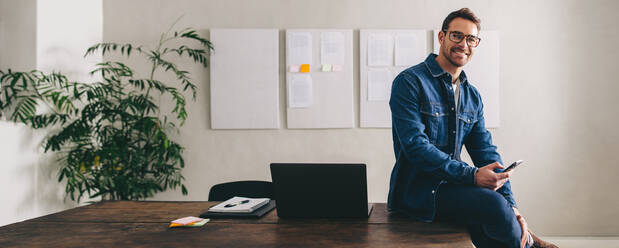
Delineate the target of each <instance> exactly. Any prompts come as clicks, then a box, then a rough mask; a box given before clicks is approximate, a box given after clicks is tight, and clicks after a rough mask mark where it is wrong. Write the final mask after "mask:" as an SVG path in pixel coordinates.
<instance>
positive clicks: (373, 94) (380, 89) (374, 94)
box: [368, 69, 392, 101]
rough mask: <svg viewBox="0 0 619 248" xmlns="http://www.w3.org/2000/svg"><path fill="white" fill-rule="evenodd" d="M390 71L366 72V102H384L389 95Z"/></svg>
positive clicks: (372, 70) (371, 70)
mask: <svg viewBox="0 0 619 248" xmlns="http://www.w3.org/2000/svg"><path fill="white" fill-rule="evenodd" d="M391 80H392V76H391V71H389V70H388V69H370V70H369V71H368V101H386V100H388V99H389V94H390V93H391Z"/></svg>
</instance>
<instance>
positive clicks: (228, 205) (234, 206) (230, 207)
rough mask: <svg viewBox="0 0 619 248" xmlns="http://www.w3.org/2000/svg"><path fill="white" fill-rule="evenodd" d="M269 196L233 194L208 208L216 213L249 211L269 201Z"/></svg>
mask: <svg viewBox="0 0 619 248" xmlns="http://www.w3.org/2000/svg"><path fill="white" fill-rule="evenodd" d="M269 201H270V199H269V198H247V197H239V196H235V197H232V198H230V199H229V200H227V201H225V202H222V203H219V204H217V205H215V206H213V207H212V208H210V209H209V211H210V212H218V213H251V212H253V211H255V210H256V209H258V208H260V207H262V206H264V205H266V204H267V203H269Z"/></svg>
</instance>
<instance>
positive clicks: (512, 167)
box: [503, 160, 524, 172]
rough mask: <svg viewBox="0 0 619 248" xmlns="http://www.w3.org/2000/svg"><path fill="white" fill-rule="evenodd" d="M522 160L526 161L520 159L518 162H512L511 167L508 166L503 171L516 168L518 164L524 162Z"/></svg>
mask: <svg viewBox="0 0 619 248" xmlns="http://www.w3.org/2000/svg"><path fill="white" fill-rule="evenodd" d="M522 162H524V161H522V160H518V161H516V162H514V163H512V164H511V165H509V167H507V169H505V170H504V171H503V172H509V171H511V170H513V169H515V168H516V166H518V165H520V164H522Z"/></svg>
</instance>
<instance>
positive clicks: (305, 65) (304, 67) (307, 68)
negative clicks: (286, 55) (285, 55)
mask: <svg viewBox="0 0 619 248" xmlns="http://www.w3.org/2000/svg"><path fill="white" fill-rule="evenodd" d="M301 72H310V68H309V64H302V65H301Z"/></svg>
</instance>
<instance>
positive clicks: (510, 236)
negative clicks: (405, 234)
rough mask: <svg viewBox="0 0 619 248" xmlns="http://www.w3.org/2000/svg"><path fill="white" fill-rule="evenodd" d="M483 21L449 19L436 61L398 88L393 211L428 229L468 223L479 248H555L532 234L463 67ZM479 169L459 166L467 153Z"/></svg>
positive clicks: (408, 73)
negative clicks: (446, 223) (436, 224)
mask: <svg viewBox="0 0 619 248" xmlns="http://www.w3.org/2000/svg"><path fill="white" fill-rule="evenodd" d="M479 23H480V22H479V19H478V18H477V17H476V16H475V14H473V13H472V12H471V11H470V10H469V9H468V8H463V9H460V10H457V11H454V12H452V13H450V14H449V15H448V16H447V18H445V21H444V22H443V26H442V30H441V32H440V33H439V34H438V38H439V42H440V44H441V49H440V52H439V54H438V56H437V55H435V54H430V55H429V56H428V57H427V58H426V60H425V61H424V62H422V63H420V64H418V65H416V66H413V67H411V68H408V69H406V70H405V71H403V72H402V73H400V74H399V75H398V76H397V77H396V78H395V80H394V81H393V87H392V91H391V99H390V102H389V105H390V107H391V113H392V121H393V125H392V126H393V129H392V130H393V145H394V151H395V156H396V163H395V166H394V168H393V171H392V173H391V183H390V189H389V200H388V206H389V208H390V209H391V210H393V211H398V212H401V213H404V214H407V215H409V216H412V217H414V218H417V219H420V220H422V221H426V222H432V221H434V220H442V221H451V222H459V223H465V224H466V225H467V228H468V230H469V233H470V234H471V239H472V240H473V243H474V244H475V246H476V247H477V248H484V247H492V248H496V247H532V246H533V247H556V246H554V245H552V244H550V243H547V242H544V241H543V240H540V239H539V238H537V237H536V236H535V235H532V233H531V232H530V231H529V230H528V227H527V223H526V221H525V219H524V217H522V215H520V213H519V212H518V208H517V205H516V201H515V200H514V197H513V194H512V191H511V186H510V182H509V177H510V173H511V172H502V171H503V169H504V167H503V165H502V161H501V157H500V155H499V154H498V153H497V151H496V146H494V145H493V144H492V138H491V136H490V133H489V132H488V131H487V130H486V128H485V125H484V115H483V104H482V100H481V96H480V95H479V92H478V91H477V90H476V89H475V87H473V86H472V85H471V84H470V83H469V82H468V80H467V77H466V74H465V73H464V72H463V71H462V67H463V66H464V65H465V64H466V63H467V62H469V60H470V59H471V57H473V55H474V54H475V48H476V47H477V45H479V43H480V39H479V38H478V34H479V30H480V24H479ZM463 145H465V146H466V149H467V151H468V153H469V155H470V157H471V159H472V160H473V163H474V166H472V165H467V164H466V163H465V162H462V160H461V159H460V152H461V149H462V146H463Z"/></svg>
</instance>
